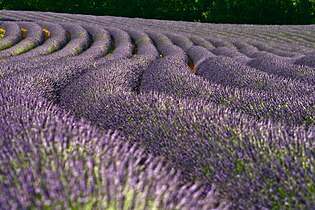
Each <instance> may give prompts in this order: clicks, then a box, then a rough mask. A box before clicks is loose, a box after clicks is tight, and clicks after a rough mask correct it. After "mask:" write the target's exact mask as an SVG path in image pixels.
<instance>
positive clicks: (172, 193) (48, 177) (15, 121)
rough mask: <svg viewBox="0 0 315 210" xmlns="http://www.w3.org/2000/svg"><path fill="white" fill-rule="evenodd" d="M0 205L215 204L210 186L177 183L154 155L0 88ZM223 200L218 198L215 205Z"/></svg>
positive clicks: (39, 101)
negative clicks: (204, 192) (207, 187)
mask: <svg viewBox="0 0 315 210" xmlns="http://www.w3.org/2000/svg"><path fill="white" fill-rule="evenodd" d="M0 90H1V91H0V92H1V94H0V103H1V104H2V106H1V107H0V110H1V111H0V122H1V123H0V125H1V126H0V133H1V137H0V145H1V146H0V162H1V165H0V171H1V175H0V189H1V190H0V198H1V199H0V205H1V207H2V208H5V209H29V208H39V209H42V208H52V209H55V208H65V209H68V208H70V207H71V208H89V207H91V206H93V208H121V209H122V208H130V209H139V208H151V207H154V208H158V209H159V208H162V209H173V208H178V209H187V210H188V209H196V210H197V209H205V210H206V209H214V206H215V205H217V204H216V203H217V201H216V199H215V198H214V194H213V192H212V191H209V193H208V194H207V195H206V196H205V197H202V196H201V195H202V193H203V191H204V189H203V188H202V186H198V185H192V184H189V185H188V184H186V185H185V184H184V183H183V182H182V181H181V180H180V174H179V173H176V172H175V171H174V170H172V171H170V170H169V169H168V168H169V165H167V164H166V163H165V161H164V160H163V159H161V158H153V157H151V156H147V155H145V154H144V151H143V150H141V149H136V147H137V146H131V145H130V144H129V143H127V142H125V141H124V139H122V138H121V137H119V136H117V133H115V132H108V133H107V134H106V133H105V134H104V132H100V131H99V130H98V129H96V128H94V127H92V126H91V125H89V124H87V123H86V122H83V121H80V122H78V121H74V120H73V118H71V117H69V116H67V115H66V114H65V113H64V112H63V111H61V110H60V109H58V108H56V107H54V106H53V105H52V104H51V103H49V102H47V101H45V100H43V99H41V98H38V97H36V96H31V95H25V94H23V92H24V91H23V90H22V89H21V90H18V89H17V88H16V87H12V86H10V85H8V84H7V83H6V84H4V83H2V84H1V87H0ZM224 206H225V207H227V206H226V205H225V204H224V203H223V204H221V205H220V207H221V208H224Z"/></svg>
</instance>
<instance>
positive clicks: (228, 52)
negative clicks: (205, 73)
mask: <svg viewBox="0 0 315 210" xmlns="http://www.w3.org/2000/svg"><path fill="white" fill-rule="evenodd" d="M211 52H212V53H213V54H215V55H218V56H219V55H221V56H224V57H230V58H233V57H237V56H244V54H242V53H240V52H239V51H237V50H236V49H233V48H228V47H217V48H215V49H213V50H211Z"/></svg>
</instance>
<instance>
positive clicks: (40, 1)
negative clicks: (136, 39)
mask: <svg viewBox="0 0 315 210" xmlns="http://www.w3.org/2000/svg"><path fill="white" fill-rule="evenodd" d="M0 7H1V8H2V9H9V10H32V11H51V12H63V13H79V14H91V15H111V16H123V17H139V18H154V19H167V20H183V21H197V22H211V23H247V24H312V23H315V0H53V1H52V0H28V1H25V0H0Z"/></svg>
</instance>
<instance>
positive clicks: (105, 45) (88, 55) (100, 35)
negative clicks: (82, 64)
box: [74, 25, 111, 59]
mask: <svg viewBox="0 0 315 210" xmlns="http://www.w3.org/2000/svg"><path fill="white" fill-rule="evenodd" d="M83 27H84V28H85V29H86V30H87V31H88V32H89V33H90V34H91V36H92V39H93V43H92V45H91V47H89V48H88V49H87V50H86V51H84V52H83V53H81V54H80V55H78V56H76V57H74V58H77V59H83V58H84V59H97V58H100V57H103V56H105V55H106V53H107V52H108V51H109V50H110V47H111V38H110V35H109V33H108V32H107V31H106V30H105V29H102V28H99V27H98V26H96V25H93V26H91V25H83Z"/></svg>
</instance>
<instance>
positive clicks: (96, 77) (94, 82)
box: [59, 57, 150, 117]
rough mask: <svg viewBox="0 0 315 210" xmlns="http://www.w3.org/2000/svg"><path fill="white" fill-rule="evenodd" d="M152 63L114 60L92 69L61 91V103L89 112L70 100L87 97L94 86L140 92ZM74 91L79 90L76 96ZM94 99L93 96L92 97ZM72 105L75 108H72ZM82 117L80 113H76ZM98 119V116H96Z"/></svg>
mask: <svg viewBox="0 0 315 210" xmlns="http://www.w3.org/2000/svg"><path fill="white" fill-rule="evenodd" d="M149 64H150V63H149V62H147V61H145V60H143V59H139V58H137V57H135V58H132V59H118V60H113V61H111V62H110V63H108V64H107V65H104V66H101V67H96V68H95V69H93V68H90V69H88V70H87V71H86V72H85V73H84V74H82V75H81V76H80V77H78V78H76V79H74V80H73V81H71V82H70V83H69V84H68V85H67V86H66V87H64V88H63V89H60V92H59V96H60V98H59V101H60V104H61V106H64V107H66V108H67V109H69V110H74V109H75V107H76V108H77V109H78V110H79V109H81V108H82V110H81V112H82V114H83V112H85V111H87V110H86V109H85V107H84V106H83V104H81V102H80V101H77V103H78V104H70V103H68V102H69V100H72V99H74V98H81V97H86V96H87V95H86V94H89V91H88V90H89V89H90V88H93V87H94V86H101V87H102V88H104V90H106V91H109V92H112V91H114V90H115V91H118V90H119V91H127V92H132V91H138V88H139V85H140V82H141V81H140V79H141V76H142V74H143V72H144V71H145V69H146V68H147V67H148V65H149ZM73 90H77V91H76V93H75V95H72V94H74V92H73ZM91 97H93V95H91ZM72 105H73V106H74V107H72ZM76 114H77V115H80V113H79V112H78V113H76ZM95 117H96V116H95Z"/></svg>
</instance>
